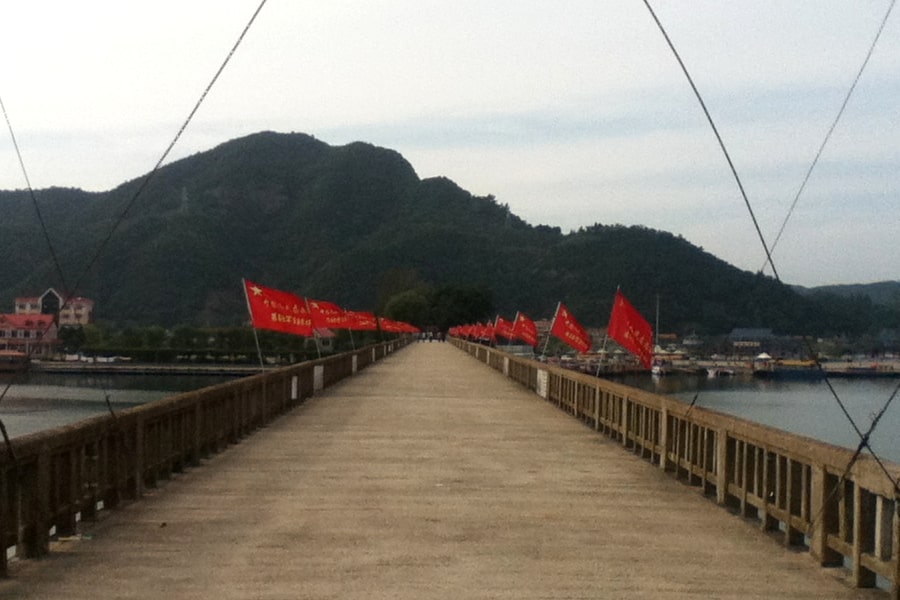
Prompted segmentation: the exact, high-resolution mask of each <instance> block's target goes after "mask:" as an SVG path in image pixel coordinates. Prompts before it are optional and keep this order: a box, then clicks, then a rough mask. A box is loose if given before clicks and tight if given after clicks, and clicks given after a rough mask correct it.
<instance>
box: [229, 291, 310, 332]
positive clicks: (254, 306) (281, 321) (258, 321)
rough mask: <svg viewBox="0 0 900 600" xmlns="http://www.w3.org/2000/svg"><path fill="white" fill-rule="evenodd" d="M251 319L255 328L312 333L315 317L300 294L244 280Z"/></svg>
mask: <svg viewBox="0 0 900 600" xmlns="http://www.w3.org/2000/svg"><path fill="white" fill-rule="evenodd" d="M244 293H245V294H246V296H247V308H248V309H249V310H250V321H251V322H252V324H253V327H255V328H256V329H270V330H272V331H280V332H282V333H292V334H294V335H305V336H311V335H312V334H313V325H312V318H311V317H310V315H309V309H308V308H307V307H306V301H305V300H304V299H303V298H301V297H300V296H296V295H294V294H291V293H289V292H282V291H281V290H276V289H272V288H267V287H263V286H261V285H257V284H255V283H253V282H252V281H247V280H246V279H245V280H244Z"/></svg>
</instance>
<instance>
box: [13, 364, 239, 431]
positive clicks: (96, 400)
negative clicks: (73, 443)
mask: <svg viewBox="0 0 900 600" xmlns="http://www.w3.org/2000/svg"><path fill="white" fill-rule="evenodd" d="M10 377H11V376H9V375H6V376H0V392H2V390H3V389H5V388H6V385H7V383H9V382H10V381H11V379H10ZM231 379H234V377H228V376H221V375H81V374H53V373H28V374H26V375H24V376H15V378H14V379H12V381H13V385H12V386H11V387H10V388H9V390H8V391H7V393H6V396H5V397H4V398H3V400H2V401H0V419H2V420H3V423H4V425H6V430H7V433H8V434H9V436H10V437H11V438H12V437H16V436H20V435H24V434H27V433H32V432H35V431H41V430H43V429H50V428H53V427H60V426H62V425H69V424H71V423H77V422H78V421H82V420H84V419H87V418H90V417H94V416H97V415H101V414H108V413H109V408H108V407H107V405H106V397H107V395H108V396H109V402H110V404H111V405H112V408H113V410H124V409H126V408H130V407H132V406H137V405H140V404H144V403H146V402H151V401H153V400H159V399H161V398H166V397H168V396H172V395H174V394H178V393H180V392H187V391H191V390H195V389H199V388H202V387H206V386H210V385H215V384H217V383H221V382H223V381H229V380H231Z"/></svg>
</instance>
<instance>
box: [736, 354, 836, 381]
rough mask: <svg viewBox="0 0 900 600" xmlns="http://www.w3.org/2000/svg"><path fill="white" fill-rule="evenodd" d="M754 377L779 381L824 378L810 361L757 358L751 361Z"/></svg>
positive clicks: (816, 365) (820, 370)
mask: <svg viewBox="0 0 900 600" xmlns="http://www.w3.org/2000/svg"><path fill="white" fill-rule="evenodd" d="M753 375H754V377H761V378H764V379H779V380H795V381H796V380H802V381H818V380H819V379H823V378H824V377H825V371H823V370H822V369H821V368H820V367H819V365H818V364H816V362H815V361H812V360H772V359H771V357H769V358H763V359H761V358H760V357H757V359H756V360H755V361H753Z"/></svg>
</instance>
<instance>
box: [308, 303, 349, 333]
mask: <svg viewBox="0 0 900 600" xmlns="http://www.w3.org/2000/svg"><path fill="white" fill-rule="evenodd" d="M309 313H310V315H311V316H312V322H313V327H315V328H316V329H347V328H348V324H347V315H346V314H345V313H344V309H343V308H341V307H340V306H338V305H337V304H335V303H334V302H326V301H324V300H310V301H309Z"/></svg>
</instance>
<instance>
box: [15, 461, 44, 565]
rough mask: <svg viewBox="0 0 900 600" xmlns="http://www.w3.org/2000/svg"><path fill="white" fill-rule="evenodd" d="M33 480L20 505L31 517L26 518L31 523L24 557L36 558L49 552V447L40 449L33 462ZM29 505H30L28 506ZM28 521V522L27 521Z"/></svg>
mask: <svg viewBox="0 0 900 600" xmlns="http://www.w3.org/2000/svg"><path fill="white" fill-rule="evenodd" d="M35 471H36V472H35V480H34V483H33V487H32V488H31V490H32V496H31V497H30V498H27V499H23V500H26V502H27V504H25V505H24V506H22V510H23V511H30V512H31V515H32V518H30V519H27V520H26V524H30V525H31V535H30V536H29V539H26V540H23V541H24V548H23V550H24V552H23V554H24V555H25V557H26V558H37V557H39V556H44V555H46V554H47V553H49V552H50V448H49V447H47V446H44V447H42V448H41V449H40V451H39V453H38V456H37V460H36V464H35ZM29 505H30V506H29ZM28 521H30V523H28Z"/></svg>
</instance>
